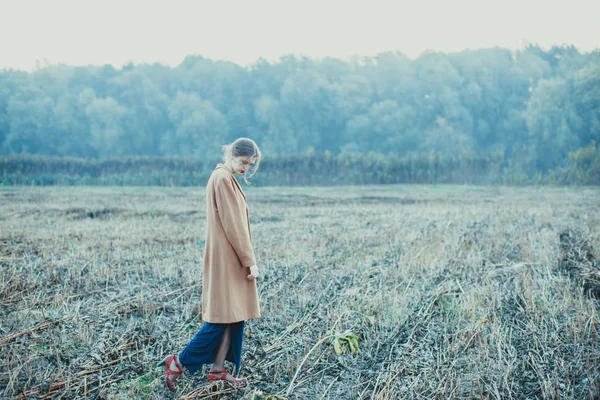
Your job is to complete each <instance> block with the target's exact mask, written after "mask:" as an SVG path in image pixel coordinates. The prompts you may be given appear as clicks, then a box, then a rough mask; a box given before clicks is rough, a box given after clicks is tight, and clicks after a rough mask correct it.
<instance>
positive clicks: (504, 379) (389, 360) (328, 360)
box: [0, 186, 600, 399]
mask: <svg viewBox="0 0 600 400" xmlns="http://www.w3.org/2000/svg"><path fill="white" fill-rule="evenodd" d="M246 193H247V195H248V202H249V207H250V215H251V223H252V230H253V236H254V244H255V249H256V253H257V256H258V259H259V265H260V266H262V268H263V274H264V276H263V277H262V279H261V280H260V281H259V291H260V297H261V304H262V311H263V316H262V317H261V318H260V319H257V320H253V321H251V322H249V323H248V325H247V329H246V341H245V343H244V361H243V371H242V374H243V375H244V376H248V377H249V380H250V385H249V387H247V388H244V389H233V388H230V387H228V386H224V385H223V384H212V385H208V383H207V381H206V379H205V374H204V373H202V374H201V373H198V374H196V375H193V376H191V375H189V374H188V375H184V376H183V377H182V378H181V379H180V380H179V381H178V387H179V392H178V393H177V394H175V395H171V394H170V392H168V391H167V390H166V389H165V388H164V385H163V382H162V374H161V372H162V371H161V368H157V367H155V366H154V364H155V363H156V362H157V361H158V360H160V359H161V358H162V357H164V356H165V355H166V354H169V353H172V352H176V351H179V350H181V349H182V347H183V346H184V345H185V344H186V343H187V341H188V340H189V339H190V338H191V337H192V336H193V335H194V333H195V332H196V331H197V330H198V329H199V327H200V326H201V318H200V307H199V306H200V299H201V280H202V274H201V271H202V254H203V247H202V239H203V236H204V229H205V211H204V194H203V189H198V188H196V189H183V188H133V187H129V188H66V187H52V188H2V189H0V306H1V308H0V397H1V398H15V399H44V398H63V399H74V398H98V399H133V398H135V399H138V398H140V399H164V398H180V399H191V398H211V399H215V398H221V399H225V398H231V399H238V398H254V399H263V398H270V399H277V398H280V399H283V398H287V399H399V398H407V399H434V398H435V399H451V398H463V399H480V398H482V399H534V398H548V399H595V398H598V396H600V337H599V332H598V329H599V328H600V325H599V324H600V317H599V306H600V301H599V300H598V298H600V289H599V287H600V286H599V285H600V282H598V277H599V274H598V268H600V266H599V261H598V260H599V256H600V254H598V253H599V250H600V190H598V189H591V188H506V187H497V188H492V187H466V186H370V187H338V188H254V187H248V188H247V189H246ZM356 345H358V349H356V348H355V347H356ZM338 353H341V354H338ZM268 395H272V396H275V395H276V396H277V397H268Z"/></svg>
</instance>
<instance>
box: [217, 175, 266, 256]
mask: <svg viewBox="0 0 600 400" xmlns="http://www.w3.org/2000/svg"><path fill="white" fill-rule="evenodd" d="M215 203H216V206H217V212H218V214H219V219H220V220H221V224H222V225H223V230H224V231H225V235H226V236H227V240H228V241H229V243H230V244H231V247H233V249H234V251H235V253H236V254H237V256H238V258H239V260H240V262H241V264H242V267H250V266H252V265H255V264H256V258H255V256H254V250H253V249H252V241H251V239H250V232H249V230H248V222H247V221H246V218H247V217H246V210H245V209H242V208H241V207H240V205H239V203H238V201H237V200H236V195H235V188H234V187H233V184H232V183H231V181H230V179H228V178H222V179H218V180H217V181H216V182H215Z"/></svg>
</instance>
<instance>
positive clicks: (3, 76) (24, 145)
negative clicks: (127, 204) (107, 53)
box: [0, 46, 600, 182]
mask: <svg viewBox="0 0 600 400" xmlns="http://www.w3.org/2000/svg"><path fill="white" fill-rule="evenodd" d="M241 136H246V137H251V138H253V139H255V140H256V141H257V143H258V144H259V145H260V146H261V148H262V150H263V153H264V154H265V155H268V156H271V157H273V158H274V159H275V158H277V159H279V160H282V159H284V158H285V157H295V156H299V157H301V158H302V157H305V158H306V157H308V156H307V154H312V153H315V154H326V153H327V154H331V156H330V157H333V158H335V159H337V158H338V157H359V155H360V154H362V155H363V157H366V158H368V157H367V155H368V154H369V153H373V154H374V155H373V157H378V156H384V159H385V157H388V158H389V157H392V158H393V157H396V158H397V159H406V160H409V159H427V158H428V157H432V155H433V157H440V158H441V159H461V158H464V160H469V159H476V158H477V159H488V160H494V163H498V168H500V170H502V171H505V172H506V173H504V175H507V174H508V175H511V174H513V175H514V174H517V173H519V174H523V175H524V176H525V177H526V178H527V179H529V180H535V179H536V176H543V177H544V178H543V179H550V180H552V179H555V178H552V177H553V176H554V177H558V176H566V175H561V174H564V172H565V171H567V170H570V171H573V170H572V168H574V167H573V166H574V165H576V164H577V165H580V166H581V167H582V168H584V170H582V171H580V172H579V174H575V173H574V172H572V173H571V174H570V176H571V177H572V179H579V180H580V181H581V182H583V181H586V180H587V181H589V180H590V179H589V176H592V179H591V180H592V181H593V176H595V175H594V173H595V172H594V168H595V167H594V166H595V165H596V164H597V163H598V161H597V159H595V158H594V157H597V154H598V152H597V150H596V143H598V142H599V141H600V51H595V52H591V53H581V52H579V51H578V50H577V49H576V48H575V47H573V46H557V47H553V48H551V49H549V50H543V49H541V48H540V47H538V46H528V47H527V48H524V49H522V50H520V51H511V50H507V49H502V48H490V49H481V50H471V51H463V52H460V53H452V54H445V53H437V52H428V53H424V54H422V55H421V56H420V57H418V58H417V59H414V60H411V59H409V58H408V57H406V56H405V55H403V54H402V53H382V54H379V55H377V56H375V57H357V58H354V59H351V60H340V59H334V58H325V59H310V58H306V57H295V56H287V57H282V58H281V59H280V60H279V61H277V62H267V61H264V60H259V61H257V62H256V63H254V64H252V65H250V66H248V67H242V66H239V65H237V64H234V63H231V62H225V61H214V60H210V59H207V58H204V57H201V56H189V57H187V58H186V59H185V60H184V61H183V62H182V63H181V64H180V65H178V66H177V67H174V68H171V67H168V66H164V65H161V64H141V65H133V64H130V65H127V66H124V67H123V68H120V69H116V68H114V67H112V66H109V65H106V66H88V67H74V66H66V65H54V66H47V67H43V68H39V69H37V70H35V71H32V72H24V71H16V70H3V71H0V154H2V155H4V156H10V155H23V154H31V155H42V156H57V157H76V158H86V159H95V160H103V159H106V158H114V157H124V158H125V159H131V158H132V157H138V158H139V157H144V156H149V157H154V158H153V159H155V160H157V159H159V158H160V159H177V158H186V159H190V160H201V161H203V162H205V161H207V160H213V159H215V158H216V157H218V155H219V154H220V146H221V145H222V144H224V143H227V142H230V141H232V140H233V139H235V138H237V137H241ZM590 149H592V150H590ZM311 157H314V156H311ZM590 157H591V159H590ZM583 159H585V160H586V161H585V162H584V161H582V160H583ZM577 160H579V161H577ZM124 162H125V161H124ZM585 168H587V169H585ZM590 174H591V175H590ZM306 179H309V178H306ZM556 179H558V178H556Z"/></svg>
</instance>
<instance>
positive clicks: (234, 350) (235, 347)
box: [179, 321, 244, 374]
mask: <svg viewBox="0 0 600 400" xmlns="http://www.w3.org/2000/svg"><path fill="white" fill-rule="evenodd" d="M228 326H229V329H230V331H231V346H230V348H229V350H228V351H227V356H226V357H225V360H227V361H230V362H232V363H234V364H235V374H239V372H240V365H241V363H242V342H243V341H244V321H240V322H235V323H232V324H211V323H210V322H205V323H204V325H202V328H201V329H200V330H199V331H198V333H196V335H195V336H194V337H193V338H192V340H190V342H189V343H188V344H187V346H186V347H185V349H183V350H182V351H181V353H179V362H180V363H181V365H183V366H184V367H185V368H186V369H187V370H188V371H189V372H191V373H192V374H193V373H195V372H196V371H198V370H199V369H200V368H201V367H202V365H203V364H212V363H214V362H215V357H216V355H217V350H218V349H219V344H220V343H221V339H222V338H223V333H224V332H225V329H227V327H228Z"/></svg>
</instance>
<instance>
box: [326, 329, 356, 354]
mask: <svg viewBox="0 0 600 400" xmlns="http://www.w3.org/2000/svg"><path fill="white" fill-rule="evenodd" d="M332 343H333V348H334V350H335V352H336V353H337V354H338V355H340V356H341V355H342V354H346V353H348V351H350V353H352V354H354V353H356V352H357V351H358V335H357V334H356V333H353V332H352V331H344V332H342V333H336V334H335V335H334V336H333V338H332Z"/></svg>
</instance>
